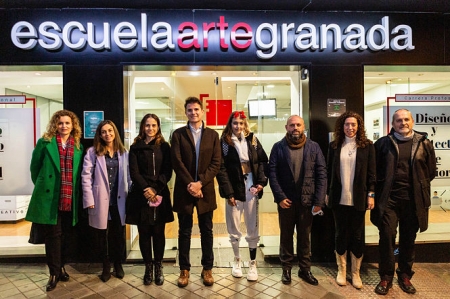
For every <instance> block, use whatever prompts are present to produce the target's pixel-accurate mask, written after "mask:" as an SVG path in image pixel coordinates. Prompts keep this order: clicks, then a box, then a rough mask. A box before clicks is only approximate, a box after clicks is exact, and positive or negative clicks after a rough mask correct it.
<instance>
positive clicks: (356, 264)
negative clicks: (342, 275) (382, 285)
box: [350, 252, 363, 289]
mask: <svg viewBox="0 0 450 299" xmlns="http://www.w3.org/2000/svg"><path fill="white" fill-rule="evenodd" d="M350 255H351V257H352V285H353V286H354V287H355V288H357V289H360V288H362V281H361V277H360V276H359V270H360V269H361V263H362V259H363V256H362V255H361V257H360V258H357V257H356V256H355V255H354V254H353V252H350Z"/></svg>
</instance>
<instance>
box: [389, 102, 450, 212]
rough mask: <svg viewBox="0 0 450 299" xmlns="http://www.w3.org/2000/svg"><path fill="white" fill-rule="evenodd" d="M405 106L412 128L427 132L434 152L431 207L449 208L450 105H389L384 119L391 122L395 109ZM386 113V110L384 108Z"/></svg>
mask: <svg viewBox="0 0 450 299" xmlns="http://www.w3.org/2000/svg"><path fill="white" fill-rule="evenodd" d="M400 108H406V109H408V110H409V111H411V113H412V116H413V118H414V130H416V131H419V132H426V133H428V139H429V140H430V141H431V142H432V143H433V146H434V150H435V153H436V164H437V165H436V166H437V171H436V177H435V179H434V180H433V181H432V182H431V194H430V197H431V208H432V209H439V208H440V207H439V206H442V207H443V208H445V209H450V134H449V132H450V106H407V107H405V106H401V107H400V106H390V107H389V116H388V119H387V120H386V121H385V123H386V124H388V125H389V130H390V128H391V123H392V115H393V114H394V112H395V111H396V110H397V109H400ZM385 115H386V110H385Z"/></svg>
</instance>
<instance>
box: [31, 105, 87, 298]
mask: <svg viewBox="0 0 450 299" xmlns="http://www.w3.org/2000/svg"><path fill="white" fill-rule="evenodd" d="M80 138H81V127H80V121H79V119H78V117H77V116H76V115H75V114H74V113H73V112H71V111H68V110H60V111H57V112H55V114H53V116H52V118H51V119H50V122H49V124H48V125H47V131H46V132H45V133H44V135H43V137H42V138H40V139H39V140H38V142H37V144H36V147H35V149H34V151H33V155H32V158H31V165H30V170H31V180H32V181H33V183H34V190H33V194H32V196H31V200H30V205H29V207H28V212H27V216H26V217H25V219H26V220H28V221H31V222H33V223H34V225H35V227H36V228H37V230H38V231H39V232H40V233H42V234H43V235H44V237H45V256H46V259H47V265H48V267H49V270H50V278H49V280H48V283H47V286H46V290H47V291H51V290H53V289H54V288H55V287H56V284H57V283H58V281H60V280H61V281H68V280H69V275H68V274H67V272H66V270H65V269H64V263H65V257H66V256H65V255H66V254H65V253H66V252H68V251H69V249H70V248H68V246H67V245H68V242H67V241H68V240H69V238H70V234H71V231H72V227H73V226H74V225H75V224H76V223H77V221H78V216H77V215H78V199H79V196H80V190H81V188H80V186H81V185H80V184H81V181H80V178H81V168H82V159H81V157H82V153H83V146H82V145H81V144H80Z"/></svg>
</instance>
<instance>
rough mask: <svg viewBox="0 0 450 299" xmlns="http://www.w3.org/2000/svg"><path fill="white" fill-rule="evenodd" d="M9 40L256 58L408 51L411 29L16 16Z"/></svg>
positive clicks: (50, 46) (383, 23)
mask: <svg viewBox="0 0 450 299" xmlns="http://www.w3.org/2000/svg"><path fill="white" fill-rule="evenodd" d="M10 34H11V41H12V43H13V44H14V46H15V47H17V48H19V49H22V50H33V49H35V48H36V47H41V48H43V49H45V50H47V51H59V50H60V49H62V48H64V47H67V48H69V49H71V50H73V51H79V52H83V51H85V50H86V49H87V48H90V49H93V50H95V51H108V50H111V49H112V48H114V47H118V48H119V49H120V50H122V51H133V50H134V49H136V48H141V49H142V50H147V49H148V48H150V47H151V48H153V50H155V51H158V52H167V51H177V50H178V51H196V52H202V51H203V52H207V51H208V49H209V48H210V45H218V46H219V48H220V49H219V50H220V51H225V52H226V51H228V49H230V48H233V49H235V50H236V52H237V53H239V52H242V51H246V50H248V49H250V48H251V46H252V45H253V46H254V47H255V48H256V52H255V54H256V56H257V57H258V58H259V59H261V60H268V59H271V58H273V57H274V56H275V55H276V54H277V53H278V52H279V51H281V52H285V51H286V50H288V49H295V51H297V52H302V51H323V50H325V49H327V48H329V47H330V48H331V50H332V51H338V50H345V51H350V52H352V51H366V50H370V51H371V52H378V51H386V50H392V51H411V50H414V49H415V46H414V44H413V31H412V29H411V26H409V25H407V24H398V25H393V24H391V23H390V20H389V16H384V17H382V18H381V20H380V21H379V23H378V24H372V25H371V26H364V25H363V24H360V23H347V24H342V25H339V24H336V23H327V24H326V23H322V24H317V25H315V24H312V23H310V22H305V23H303V22H301V21H300V22H279V23H278V22H272V23H271V22H263V23H259V24H258V23H255V22H252V23H247V22H243V21H237V22H233V23H229V22H228V21H227V19H226V16H225V15H217V16H216V18H213V19H208V20H206V19H204V20H200V21H199V22H192V21H188V20H184V21H183V20H182V21H178V20H177V21H176V22H175V21H174V20H161V21H157V22H154V23H150V22H149V19H148V15H147V14H146V13H141V14H140V19H133V18H130V19H124V20H118V21H116V22H109V21H106V22H103V23H99V22H98V21H97V20H94V19H93V20H87V21H77V20H70V21H67V22H65V21H63V20H51V19H48V20H44V21H42V22H40V23H35V22H29V21H26V20H21V21H19V22H16V23H15V24H14V25H13V26H12V28H11V30H10Z"/></svg>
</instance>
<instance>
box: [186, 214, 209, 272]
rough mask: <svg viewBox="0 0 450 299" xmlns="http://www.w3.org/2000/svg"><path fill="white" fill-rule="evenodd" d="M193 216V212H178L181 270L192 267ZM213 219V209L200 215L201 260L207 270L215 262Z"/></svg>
mask: <svg viewBox="0 0 450 299" xmlns="http://www.w3.org/2000/svg"><path fill="white" fill-rule="evenodd" d="M192 218H193V217H192V215H191V214H178V260H179V263H180V270H190V269H191V262H190V258H189V254H190V250H191V235H192V225H193V219H192ZM212 219H213V212H212V211H211V212H207V213H204V214H201V215H198V226H199V228H200V242H201V246H202V261H201V262H202V266H203V268H204V269H205V270H211V269H212V267H213V264H214V252H213V222H212Z"/></svg>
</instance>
